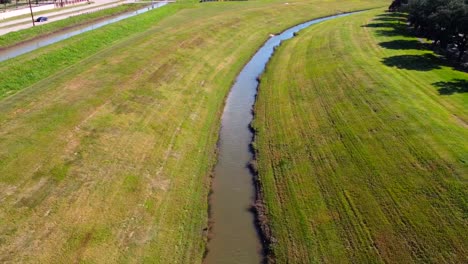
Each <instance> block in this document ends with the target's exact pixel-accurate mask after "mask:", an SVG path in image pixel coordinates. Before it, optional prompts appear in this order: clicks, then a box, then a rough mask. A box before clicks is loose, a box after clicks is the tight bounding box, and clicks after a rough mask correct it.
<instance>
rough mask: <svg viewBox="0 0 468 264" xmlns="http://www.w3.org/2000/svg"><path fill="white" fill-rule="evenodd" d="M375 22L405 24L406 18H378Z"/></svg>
mask: <svg viewBox="0 0 468 264" xmlns="http://www.w3.org/2000/svg"><path fill="white" fill-rule="evenodd" d="M374 21H382V22H399V23H405V21H406V17H376V18H374Z"/></svg>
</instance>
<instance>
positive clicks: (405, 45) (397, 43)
mask: <svg viewBox="0 0 468 264" xmlns="http://www.w3.org/2000/svg"><path fill="white" fill-rule="evenodd" d="M379 45H380V46H381V47H382V48H386V49H394V50H411V49H415V50H428V49H430V45H429V44H426V43H421V42H420V41H417V40H414V39H413V40H404V39H397V40H392V41H387V42H380V43H379Z"/></svg>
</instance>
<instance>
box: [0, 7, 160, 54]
mask: <svg viewBox="0 0 468 264" xmlns="http://www.w3.org/2000/svg"><path fill="white" fill-rule="evenodd" d="M167 4H168V3H165V2H157V3H154V4H152V5H151V6H147V7H145V8H142V9H139V10H136V11H133V12H129V13H125V14H122V15H118V16H115V17H111V18H108V19H104V20H101V21H99V22H95V23H91V24H86V25H83V26H79V27H73V28H71V29H68V30H64V31H60V32H57V33H54V34H51V35H47V36H45V37H42V38H38V39H34V40H32V41H28V42H25V43H22V44H18V45H15V46H13V47H10V48H6V49H3V50H0V62H2V61H5V60H8V59H11V58H14V57H17V56H19V55H22V54H25V53H28V52H31V51H33V50H36V49H38V48H41V47H45V46H48V45H50V44H54V43H56V42H59V41H62V40H65V39H67V38H71V37H73V36H76V35H79V34H82V33H85V32H88V31H91V30H95V29H98V28H100V27H103V26H106V25H109V24H112V23H115V22H118V21H121V20H124V19H126V18H129V17H133V16H136V15H140V14H143V13H145V12H148V11H149V10H152V9H155V8H159V7H162V6H165V5H167Z"/></svg>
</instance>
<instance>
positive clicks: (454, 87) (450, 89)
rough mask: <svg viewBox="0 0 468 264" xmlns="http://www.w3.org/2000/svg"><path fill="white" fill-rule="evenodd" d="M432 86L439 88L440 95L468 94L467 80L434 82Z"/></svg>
mask: <svg viewBox="0 0 468 264" xmlns="http://www.w3.org/2000/svg"><path fill="white" fill-rule="evenodd" d="M432 85H434V86H435V87H437V88H439V94H440V95H451V94H455V93H467V92H468V80H463V79H454V80H453V81H451V82H436V83H433V84H432Z"/></svg>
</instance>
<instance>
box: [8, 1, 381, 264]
mask: <svg viewBox="0 0 468 264" xmlns="http://www.w3.org/2000/svg"><path fill="white" fill-rule="evenodd" d="M288 2H289V4H288V5H285V4H284V3H281V2H276V1H269V2H262V1H255V2H236V3H210V4H183V3H182V4H176V5H171V6H167V7H163V8H162V9H159V10H154V11H151V12H149V13H146V14H143V15H141V16H137V17H134V18H130V19H128V20H125V21H122V22H121V23H117V24H113V25H110V26H106V27H104V28H102V29H98V30H96V31H93V32H87V33H85V34H83V35H80V36H77V37H73V38H71V39H68V40H65V41H63V42H60V43H57V44H54V45H51V46H49V47H46V48H42V49H40V50H37V51H35V52H33V53H30V54H25V55H23V56H21V57H18V58H15V59H12V60H8V61H5V62H3V63H0V72H1V73H2V75H1V76H2V78H1V79H0V87H2V88H3V89H2V92H1V94H2V97H3V99H2V100H1V101H0V126H1V129H0V200H1V201H2V202H1V203H0V219H1V220H0V234H1V235H0V261H14V262H15V261H16V262H45V263H52V262H58V263H71V262H80V261H83V262H96V263H107V262H108V263H116V262H138V263H141V262H150V263H197V262H198V263H199V262H201V259H202V254H203V251H204V247H205V244H204V235H205V233H204V229H205V228H206V226H207V195H208V191H209V177H208V175H209V174H210V170H211V169H212V167H213V164H214V161H215V155H214V150H215V148H216V140H217V134H218V130H219V124H220V121H219V116H220V114H221V111H222V107H223V100H224V98H225V96H226V94H227V92H228V90H229V88H230V86H231V83H232V81H233V80H234V78H235V76H236V75H237V73H238V72H239V71H240V69H241V68H242V66H243V65H244V64H245V63H246V62H247V61H248V59H249V57H250V56H251V55H252V54H253V53H254V51H255V50H256V49H257V48H258V47H259V46H260V45H261V44H262V43H263V42H264V41H265V40H266V39H267V38H268V36H269V34H271V33H275V32H279V31H281V30H283V29H285V28H286V27H288V26H291V25H293V24H297V23H299V22H302V21H305V20H308V19H311V18H314V17H319V16H324V15H328V14H333V13H337V12H339V11H344V10H353V9H361V8H368V7H375V6H379V5H381V4H382V1H372V0H370V1H364V0H363V1H328V0H327V1H297V2H294V1H288ZM177 10H178V12H176V11H177ZM163 14H165V15H166V17H164V18H161V16H162V15H163ZM169 14H171V16H168V15H169ZM239 43H242V45H239ZM39 66H40V67H39ZM37 69H40V70H37ZM5 87H6V88H5Z"/></svg>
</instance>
